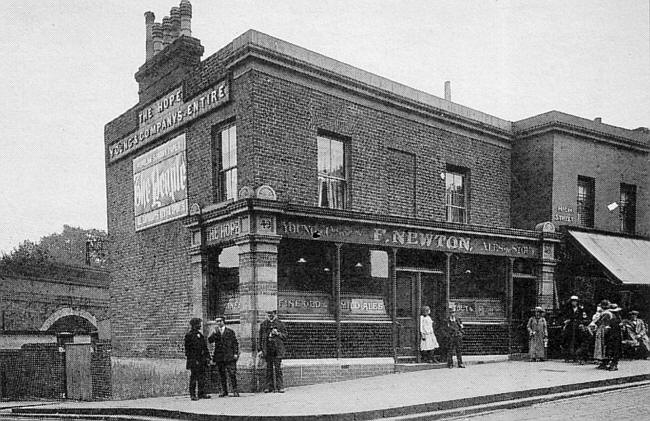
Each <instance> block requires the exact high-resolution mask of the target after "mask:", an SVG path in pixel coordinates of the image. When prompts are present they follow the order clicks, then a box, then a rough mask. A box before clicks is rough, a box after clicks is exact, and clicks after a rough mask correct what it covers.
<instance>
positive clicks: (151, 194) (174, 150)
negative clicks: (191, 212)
mask: <svg viewBox="0 0 650 421" xmlns="http://www.w3.org/2000/svg"><path fill="white" fill-rule="evenodd" d="M185 159H186V158H185V134H182V135H180V136H177V137H175V138H174V139H172V140H170V141H169V142H167V143H165V144H163V145H161V146H159V147H157V148H155V149H153V150H151V151H149V152H147V153H145V154H143V155H141V156H139V157H137V158H135V159H134V160H133V198H134V200H133V209H134V214H135V230H136V231H140V230H143V229H146V228H149V227H152V226H154V225H158V224H162V223H165V222H168V221H171V220H174V219H177V218H181V217H183V216H185V215H187V211H188V204H187V177H186V168H187V164H186V160H185Z"/></svg>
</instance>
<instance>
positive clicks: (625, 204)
mask: <svg viewBox="0 0 650 421" xmlns="http://www.w3.org/2000/svg"><path fill="white" fill-rule="evenodd" d="M619 209H620V216H621V231H622V232H625V233H627V234H634V232H635V225H636V186H634V185H631V184H625V183H621V198H620V207H619Z"/></svg>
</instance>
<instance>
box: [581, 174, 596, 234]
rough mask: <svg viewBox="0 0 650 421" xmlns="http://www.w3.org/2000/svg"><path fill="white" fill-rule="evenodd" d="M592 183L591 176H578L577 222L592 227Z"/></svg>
mask: <svg viewBox="0 0 650 421" xmlns="http://www.w3.org/2000/svg"><path fill="white" fill-rule="evenodd" d="M594 185H595V182H594V179H593V178H590V177H583V176H581V175H579V176H578V196H577V199H576V210H577V222H578V225H580V226H583V227H588V228H593V227H594Z"/></svg>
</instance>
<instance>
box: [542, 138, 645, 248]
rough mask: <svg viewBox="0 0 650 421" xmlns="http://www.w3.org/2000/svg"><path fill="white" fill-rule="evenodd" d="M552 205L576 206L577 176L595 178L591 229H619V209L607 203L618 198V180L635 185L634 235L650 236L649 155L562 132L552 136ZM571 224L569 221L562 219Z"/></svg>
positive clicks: (615, 230)
mask: <svg viewBox="0 0 650 421" xmlns="http://www.w3.org/2000/svg"><path fill="white" fill-rule="evenodd" d="M554 145H555V148H554V153H553V162H554V168H553V174H554V177H553V186H554V191H553V206H554V209H555V208H557V207H558V206H570V207H572V208H573V209H574V211H575V208H576V195H577V190H578V188H577V181H578V175H581V176H586V177H591V178H593V179H594V181H595V200H594V203H595V209H594V228H596V229H600V230H606V231H614V232H617V231H620V219H619V210H618V209H617V210H615V211H614V212H610V211H609V210H608V209H607V205H608V204H610V203H612V202H618V201H619V200H620V187H621V183H626V184H633V185H635V186H636V187H637V207H636V212H637V214H636V220H637V234H641V235H650V192H648V189H647V186H648V185H650V178H649V177H650V166H649V165H648V162H649V161H648V154H642V153H640V152H633V151H631V150H628V149H623V148H615V147H613V146H610V145H606V144H603V143H600V142H594V141H590V140H583V139H579V138H576V137H572V136H569V135H565V134H556V135H555V136H554ZM561 223H562V224H568V225H572V224H575V220H574V222H572V223H566V222H561Z"/></svg>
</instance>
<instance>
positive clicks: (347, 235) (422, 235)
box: [277, 220, 539, 257]
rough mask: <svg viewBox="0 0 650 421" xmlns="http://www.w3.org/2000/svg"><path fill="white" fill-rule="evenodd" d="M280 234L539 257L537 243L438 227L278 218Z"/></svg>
mask: <svg viewBox="0 0 650 421" xmlns="http://www.w3.org/2000/svg"><path fill="white" fill-rule="evenodd" d="M277 230H278V234H279V235H282V236H283V237H288V238H300V239H314V238H318V239H319V241H337V242H344V243H359V244H368V245H377V246H389V247H408V248H418V249H429V250H436V251H450V252H459V253H477V254H490V255H501V256H519V257H537V256H539V250H538V248H539V247H538V246H537V245H536V244H535V243H534V242H533V241H531V242H530V243H527V242H523V241H518V240H509V239H500V238H499V239H496V238H494V237H481V236H480V235H467V234H454V233H449V232H438V231H435V230H416V229H409V230H402V229H394V228H389V227H377V226H366V225H361V224H354V225H352V224H350V225H335V224H323V223H319V222H314V221H307V220H279V221H278V228H277Z"/></svg>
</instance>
